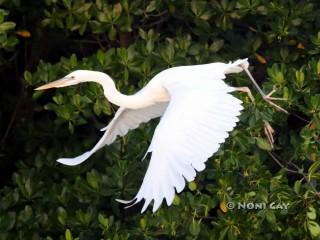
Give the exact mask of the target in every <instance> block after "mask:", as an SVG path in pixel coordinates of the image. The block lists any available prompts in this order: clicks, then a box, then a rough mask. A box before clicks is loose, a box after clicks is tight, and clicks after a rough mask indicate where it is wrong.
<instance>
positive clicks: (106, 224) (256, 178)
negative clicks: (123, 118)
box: [0, 0, 320, 240]
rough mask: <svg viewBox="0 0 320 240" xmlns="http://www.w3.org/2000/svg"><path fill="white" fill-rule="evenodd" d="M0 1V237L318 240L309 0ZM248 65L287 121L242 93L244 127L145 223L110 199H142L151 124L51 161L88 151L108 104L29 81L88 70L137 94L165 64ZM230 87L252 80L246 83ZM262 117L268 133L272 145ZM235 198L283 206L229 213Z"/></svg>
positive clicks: (318, 120)
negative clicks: (76, 160)
mask: <svg viewBox="0 0 320 240" xmlns="http://www.w3.org/2000/svg"><path fill="white" fill-rule="evenodd" d="M0 2H1V8H2V9H1V10H0V39H1V41H0V42H1V44H0V59H6V61H3V60H1V62H0V66H1V71H2V73H3V74H6V75H7V76H8V77H7V79H4V78H2V79H1V81H2V83H3V88H2V89H1V92H2V94H1V98H0V100H1V110H2V111H1V112H2V113H1V115H0V120H1V123H2V124H1V125H2V126H1V136H2V140H1V152H0V157H1V158H0V161H1V164H2V166H3V167H1V170H2V172H3V174H2V184H1V185H2V188H1V190H0V199H1V201H0V239H48V240H49V239H67V240H70V239H135V238H137V239H140V238H149V239H152V238H163V239H165V238H180V239H194V238H198V239H275V238H279V239H318V238H319V237H320V226H319V224H318V222H319V214H320V210H319V197H320V193H319V191H320V190H319V185H318V181H319V177H320V158H319V156H320V155H319V150H320V149H319V148H320V144H319V140H320V139H319V132H320V94H319V91H320V85H319V80H320V79H319V76H320V58H319V49H320V32H318V29H319V22H320V21H319V20H320V19H319V16H320V15H319V10H318V9H320V8H319V7H320V6H319V3H318V1H312V0H309V1H290V0H287V1H264V0H251V1H247V0H240V1H228V0H217V1H216V0H211V1H190V2H189V1H171V0H167V1H160V0H152V1H141V0H137V1H127V0H121V1H109V2H105V1H101V0H97V1H86V0H75V1H71V0H46V1H42V2H41V1H39V2H34V1H11V2H9V1H0ZM14 31H15V32H14ZM18 39H19V42H18ZM243 57H249V58H250V59H249V61H250V63H251V66H252V70H253V74H254V76H255V77H256V79H257V80H258V81H259V83H260V84H261V85H262V86H263V89H264V91H266V92H268V91H271V90H272V89H273V88H275V89H276V90H277V91H276V95H277V96H278V97H284V98H286V99H287V100H286V101H284V102H281V106H283V107H284V108H286V109H287V110H288V111H289V112H290V114H288V115H286V114H284V113H281V112H278V111H276V110H275V109H273V108H271V107H270V106H269V105H267V104H266V103H265V102H264V101H263V100H262V99H261V97H260V96H259V95H258V93H257V92H256V91H255V90H254V89H252V90H253V93H254V95H255V98H256V103H255V104H253V103H252V102H250V101H249V99H248V98H247V96H245V95H242V94H238V93H237V94H236V95H237V97H239V98H241V99H242V100H243V101H244V105H245V110H244V111H243V113H242V115H241V118H240V123H239V124H238V126H237V127H236V129H235V130H234V131H233V132H232V134H231V136H230V137H229V138H228V139H227V141H226V142H225V143H224V144H223V146H222V147H221V148H220V150H219V151H218V152H217V153H216V154H215V155H214V156H213V157H212V158H210V159H209V160H208V162H207V164H206V165H207V167H206V170H205V171H203V172H201V173H199V174H198V176H197V178H196V180H195V182H191V183H189V184H188V188H186V189H185V191H184V192H183V193H181V194H179V195H176V197H175V200H174V204H173V206H171V207H167V206H165V204H163V206H162V208H161V209H160V210H159V211H158V212H156V213H155V214H152V213H151V212H150V211H148V212H146V213H145V214H143V215H141V214H140V213H139V211H140V206H136V207H133V208H130V209H127V210H126V209H123V206H122V205H120V204H118V203H117V202H116V201H114V199H115V198H125V199H126V198H127V199H130V197H132V196H134V195H135V193H136V192H137V190H138V188H139V186H140V183H141V181H142V179H143V176H144V173H145V170H146V168H147V164H148V161H143V162H142V161H140V160H141V159H142V157H143V155H144V153H145V151H146V150H147V147H148V144H149V143H150V139H151V138H152V134H153V129H154V126H155V124H157V120H155V121H152V122H151V123H149V124H144V125H142V126H141V127H140V128H139V129H137V130H134V131H132V132H130V133H129V134H128V135H127V136H125V137H123V138H119V139H117V141H116V142H115V143H114V144H113V145H111V146H108V147H105V148H104V149H103V150H100V151H99V152H98V153H96V154H95V155H94V156H93V157H91V158H90V160H88V161H87V162H86V163H84V164H82V165H80V166H76V167H72V168H70V167H65V166H62V165H60V164H58V163H56V161H55V160H56V159H57V158H58V157H61V156H76V155H77V154H80V153H82V152H84V151H86V150H87V149H89V148H91V147H92V146H93V145H94V143H95V142H96V141H97V140H98V139H99V137H100V135H101V133H100V132H99V129H100V128H102V127H104V126H105V125H106V124H107V123H108V121H110V119H111V118H112V116H113V114H114V112H115V111H116V107H115V106H113V105H111V104H110V103H108V102H107V101H106V99H105V98H104V96H103V93H102V91H101V87H100V86H98V85H96V84H92V83H90V84H89V83H88V84H87V83H86V84H81V85H77V86H75V87H69V88H66V89H58V90H50V91H47V92H46V93H43V92H34V91H33V89H34V88H35V87H36V86H39V85H41V84H43V83H46V82H50V81H53V80H55V79H57V78H59V77H61V76H64V75H65V74H67V73H69V72H70V71H72V70H75V69H93V70H98V71H104V72H106V73H108V74H109V75H110V76H112V77H113V79H114V80H115V82H116V85H117V87H118V88H119V89H120V90H121V91H122V92H125V93H134V92H136V91H137V90H138V89H140V88H142V87H143V86H144V85H145V84H146V83H147V82H148V81H149V80H150V79H151V78H152V77H153V76H154V75H155V74H157V73H158V72H160V71H161V70H164V69H166V68H168V67H171V66H178V65H190V64H200V63H208V62H214V61H229V60H235V59H238V58H243ZM11 81H12V82H11ZM226 81H227V82H228V83H229V84H231V85H233V86H246V85H247V86H249V85H250V82H249V80H248V79H247V77H246V76H245V75H244V74H238V75H233V76H230V77H228V79H227V80H226ZM250 86H251V85H250ZM16 89H18V90H16ZM264 121H268V122H269V123H270V124H271V125H272V126H273V128H274V129H275V133H276V134H275V146H274V148H273V149H272V148H271V146H270V143H269V142H268V140H267V137H266V135H265V132H264V124H263V123H264ZM230 202H231V203H234V204H235V205H236V206H238V205H237V204H239V203H240V204H242V203H259V204H260V203H262V204H266V205H268V206H269V204H270V203H273V202H274V203H277V204H278V203H286V204H288V209H282V210H281V209H271V208H270V207H267V208H262V209H259V208H258V209H249V208H250V206H248V207H247V209H237V208H235V209H228V207H230V205H228V203H230Z"/></svg>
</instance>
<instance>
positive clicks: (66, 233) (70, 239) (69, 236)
mask: <svg viewBox="0 0 320 240" xmlns="http://www.w3.org/2000/svg"><path fill="white" fill-rule="evenodd" d="M64 235H65V238H66V240H73V237H72V234H71V231H70V230H69V229H66V232H65V234H64Z"/></svg>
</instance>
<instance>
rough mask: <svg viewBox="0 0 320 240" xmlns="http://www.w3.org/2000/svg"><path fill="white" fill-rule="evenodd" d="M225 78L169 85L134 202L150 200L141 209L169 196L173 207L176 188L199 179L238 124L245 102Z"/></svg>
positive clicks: (177, 189)
mask: <svg viewBox="0 0 320 240" xmlns="http://www.w3.org/2000/svg"><path fill="white" fill-rule="evenodd" d="M222 78H224V75H223V74H221V75H217V76H216V79H210V80H203V79H200V80H197V81H191V80H189V79H188V81H175V82H174V81H173V82H170V81H167V82H166V83H165V87H166V88H167V90H168V92H169V94H170V96H171V100H170V103H169V106H168V108H167V109H166V111H165V113H164V115H163V116H162V118H161V121H160V123H159V125H158V126H157V128H156V130H155V133H154V136H153V139H152V142H151V144H150V147H149V150H148V151H150V152H152V156H151V160H150V163H149V167H148V170H147V172H146V175H145V177H144V179H143V183H142V185H141V188H140V190H139V192H138V193H137V195H136V197H135V198H134V200H135V201H134V203H133V205H134V204H136V203H137V202H139V201H141V200H142V199H144V200H145V203H144V206H143V208H142V211H141V212H144V211H145V210H146V208H147V206H148V205H149V204H150V203H151V201H152V200H153V201H154V202H153V212H154V211H156V210H157V209H158V208H159V207H160V205H161V203H162V201H163V199H164V198H165V199H166V202H167V204H168V206H169V205H171V203H172V201H173V198H174V195H175V190H176V191H177V192H178V193H179V192H181V191H182V190H183V189H184V187H185V181H188V182H190V181H192V180H194V178H195V176H196V171H198V172H199V171H202V170H203V169H204V168H205V162H206V161H207V159H208V158H209V157H211V156H212V155H213V154H214V153H215V152H216V151H217V150H218V148H219V146H220V144H221V143H223V142H224V141H225V139H226V138H227V137H228V132H230V131H231V130H232V129H233V128H234V127H235V126H236V122H237V121H238V116H239V115H240V111H241V110H242V109H243V107H242V105H241V103H242V102H241V101H240V100H238V99H237V98H235V97H233V96H232V95H231V94H229V93H230V92H232V91H234V88H232V87H229V86H228V85H226V84H225V83H224V82H223V81H222ZM120 202H125V201H122V200H120ZM125 203H128V202H125Z"/></svg>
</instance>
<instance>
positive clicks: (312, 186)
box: [268, 151, 320, 198]
mask: <svg viewBox="0 0 320 240" xmlns="http://www.w3.org/2000/svg"><path fill="white" fill-rule="evenodd" d="M268 154H269V155H270V156H271V158H272V159H273V160H274V161H275V162H276V163H277V164H278V165H279V166H280V167H281V168H282V169H284V170H285V171H287V172H290V173H294V174H298V175H302V178H303V179H304V180H305V181H306V182H307V184H308V185H309V186H310V187H311V188H312V190H313V191H314V193H315V195H316V196H318V197H319V198H320V192H319V191H318V190H317V189H316V188H315V186H314V185H313V184H312V182H311V181H310V179H309V177H308V174H306V173H304V172H301V171H300V169H299V167H298V166H297V165H296V164H294V163H291V162H290V164H291V165H292V166H293V167H294V168H295V169H296V170H293V169H290V168H287V167H286V166H284V165H283V164H282V163H281V161H280V160H279V159H278V158H277V157H276V156H275V155H276V154H274V153H272V152H269V151H268Z"/></svg>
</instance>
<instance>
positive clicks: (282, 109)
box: [262, 89, 288, 114]
mask: <svg viewBox="0 0 320 240" xmlns="http://www.w3.org/2000/svg"><path fill="white" fill-rule="evenodd" d="M275 91H276V90H275V89H273V90H272V91H271V92H270V93H268V94H267V95H264V96H262V98H263V100H265V101H266V102H267V103H269V104H270V105H272V106H273V107H275V108H276V109H277V110H279V111H281V112H284V113H287V114H288V111H287V110H285V109H284V108H282V107H280V106H279V105H277V104H275V103H274V102H272V101H278V100H280V101H283V100H287V99H285V98H277V97H271V96H272V94H273V93H275Z"/></svg>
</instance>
